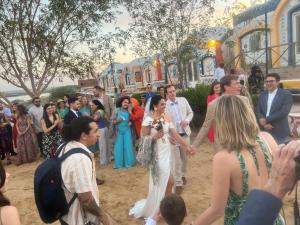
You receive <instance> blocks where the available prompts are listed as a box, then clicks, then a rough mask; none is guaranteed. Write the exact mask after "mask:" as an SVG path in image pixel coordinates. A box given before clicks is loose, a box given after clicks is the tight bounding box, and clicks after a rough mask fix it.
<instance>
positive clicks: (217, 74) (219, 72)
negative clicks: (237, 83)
mask: <svg viewBox="0 0 300 225" xmlns="http://www.w3.org/2000/svg"><path fill="white" fill-rule="evenodd" d="M224 76H225V70H224V69H223V68H221V67H218V68H217V69H216V70H215V75H214V77H215V79H216V80H218V81H220V80H221V78H222V77H224Z"/></svg>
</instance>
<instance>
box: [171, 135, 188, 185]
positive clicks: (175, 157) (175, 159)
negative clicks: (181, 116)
mask: <svg viewBox="0 0 300 225" xmlns="http://www.w3.org/2000/svg"><path fill="white" fill-rule="evenodd" d="M181 137H182V138H183V139H184V140H185V141H186V142H188V143H190V137H189V136H187V135H184V136H181ZM186 164H187V158H186V151H185V149H184V148H182V147H181V146H180V145H179V144H176V145H172V149H171V168H172V174H173V176H174V180H175V186H183V180H182V177H185V174H186Z"/></svg>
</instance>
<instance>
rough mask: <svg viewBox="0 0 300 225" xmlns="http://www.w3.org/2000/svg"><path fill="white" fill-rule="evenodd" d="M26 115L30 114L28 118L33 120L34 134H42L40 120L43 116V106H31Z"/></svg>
mask: <svg viewBox="0 0 300 225" xmlns="http://www.w3.org/2000/svg"><path fill="white" fill-rule="evenodd" d="M28 113H29V114H30V116H31V118H32V120H33V125H34V128H35V132H36V133H40V132H43V130H42V127H41V120H42V118H43V114H44V110H43V106H40V107H36V106H35V105H33V106H31V107H30V109H29V111H28Z"/></svg>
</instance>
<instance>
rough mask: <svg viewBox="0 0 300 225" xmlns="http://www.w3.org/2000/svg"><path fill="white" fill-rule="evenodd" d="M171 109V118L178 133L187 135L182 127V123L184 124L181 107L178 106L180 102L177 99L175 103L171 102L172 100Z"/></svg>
mask: <svg viewBox="0 0 300 225" xmlns="http://www.w3.org/2000/svg"><path fill="white" fill-rule="evenodd" d="M170 102H171V103H170V107H171V110H170V112H171V117H172V120H173V121H174V124H175V127H176V131H177V132H178V133H179V134H183V133H185V131H184V129H183V128H182V127H181V125H180V123H181V122H182V118H181V112H180V107H179V104H178V100H177V98H176V99H175V101H174V102H173V101H171V100H170Z"/></svg>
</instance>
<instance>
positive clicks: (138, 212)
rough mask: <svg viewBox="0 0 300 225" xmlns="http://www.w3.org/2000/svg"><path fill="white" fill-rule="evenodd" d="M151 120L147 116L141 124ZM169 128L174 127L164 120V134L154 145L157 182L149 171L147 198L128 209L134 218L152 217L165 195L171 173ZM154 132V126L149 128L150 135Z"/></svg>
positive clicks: (148, 122) (144, 124) (146, 124)
mask: <svg viewBox="0 0 300 225" xmlns="http://www.w3.org/2000/svg"><path fill="white" fill-rule="evenodd" d="M152 122H153V118H152V117H150V116H147V117H146V118H145V119H144V121H143V123H142V126H148V125H149V124H151V123H152ZM169 128H174V126H173V124H172V123H168V122H165V123H164V124H163V131H164V136H163V138H160V139H158V140H157V141H156V143H155V146H154V147H155V148H156V150H157V153H158V168H159V177H158V182H157V184H155V185H154V183H153V179H152V176H151V173H150V176H149V192H148V196H147V199H142V200H139V201H137V202H136V203H135V205H134V207H133V208H131V209H130V211H129V215H133V216H134V217H135V218H140V217H144V218H148V217H153V216H154V215H155V214H156V212H157V211H158V209H159V204H160V201H161V200H162V199H163V198H164V196H165V193H166V188H167V183H168V180H169V177H170V173H171V172H170V171H171V162H170V160H171V144H170V142H169ZM156 132H157V131H156V130H155V129H154V128H151V135H154V134H155V133H156Z"/></svg>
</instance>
